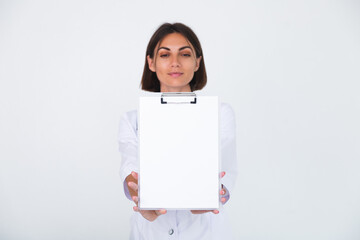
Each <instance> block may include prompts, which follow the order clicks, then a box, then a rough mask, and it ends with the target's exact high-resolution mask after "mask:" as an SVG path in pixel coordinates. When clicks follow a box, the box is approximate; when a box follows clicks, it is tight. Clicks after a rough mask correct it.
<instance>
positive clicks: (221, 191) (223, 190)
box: [191, 172, 226, 214]
mask: <svg viewBox="0 0 360 240" xmlns="http://www.w3.org/2000/svg"><path fill="white" fill-rule="evenodd" d="M224 176H225V172H221V173H220V178H223V177H224ZM221 186H222V185H221ZM225 194H226V191H225V189H224V188H221V190H220V195H225ZM220 201H221V203H223V204H224V203H225V202H226V198H224V197H222V198H221V199H220ZM207 212H212V213H214V214H218V213H219V210H217V209H215V210H191V213H192V214H203V213H207Z"/></svg>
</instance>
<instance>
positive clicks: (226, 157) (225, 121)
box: [220, 103, 237, 202]
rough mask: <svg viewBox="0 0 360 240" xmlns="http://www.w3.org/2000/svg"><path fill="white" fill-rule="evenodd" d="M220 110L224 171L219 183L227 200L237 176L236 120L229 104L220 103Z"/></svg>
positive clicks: (222, 164) (222, 166)
mask: <svg viewBox="0 0 360 240" xmlns="http://www.w3.org/2000/svg"><path fill="white" fill-rule="evenodd" d="M220 111H221V115H220V116H221V119H220V121H221V124H220V133H221V135H220V137H221V168H222V171H225V172H226V176H224V178H222V179H221V184H222V185H223V187H224V189H225V190H226V194H225V196H224V198H225V199H226V201H225V202H227V201H228V200H229V198H230V192H231V191H232V190H233V188H234V186H235V181H236V177H237V159H236V121H235V114H234V111H233V109H232V108H231V106H230V105H229V104H225V103H222V104H221V110H220Z"/></svg>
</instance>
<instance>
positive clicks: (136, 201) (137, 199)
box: [132, 196, 139, 205]
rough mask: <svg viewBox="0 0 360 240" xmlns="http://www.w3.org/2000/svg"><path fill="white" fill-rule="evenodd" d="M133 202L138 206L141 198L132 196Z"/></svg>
mask: <svg viewBox="0 0 360 240" xmlns="http://www.w3.org/2000/svg"><path fill="white" fill-rule="evenodd" d="M132 200H133V201H134V203H136V205H138V203H139V198H138V197H137V196H132Z"/></svg>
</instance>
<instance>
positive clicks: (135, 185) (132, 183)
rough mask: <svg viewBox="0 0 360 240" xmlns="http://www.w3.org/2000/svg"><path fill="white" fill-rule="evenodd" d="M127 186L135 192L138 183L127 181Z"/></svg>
mask: <svg viewBox="0 0 360 240" xmlns="http://www.w3.org/2000/svg"><path fill="white" fill-rule="evenodd" d="M128 186H129V187H130V188H131V189H132V190H134V191H135V192H137V190H138V185H137V184H136V183H134V182H128Z"/></svg>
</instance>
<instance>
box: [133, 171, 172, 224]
mask: <svg viewBox="0 0 360 240" xmlns="http://www.w3.org/2000/svg"><path fill="white" fill-rule="evenodd" d="M138 179H139V175H138V173H136V172H131V174H130V175H129V176H128V177H127V178H126V182H127V184H128V186H129V188H130V189H129V190H130V191H129V192H130V195H131V198H132V200H133V201H134V202H135V203H136V206H134V207H133V209H134V211H135V212H139V213H140V214H141V215H142V216H143V217H144V218H145V219H147V220H149V221H150V222H152V221H154V220H155V219H157V218H158V217H159V216H161V215H163V214H165V213H166V210H165V209H161V210H140V209H139V207H138V203H139V197H138V189H139V186H138Z"/></svg>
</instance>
